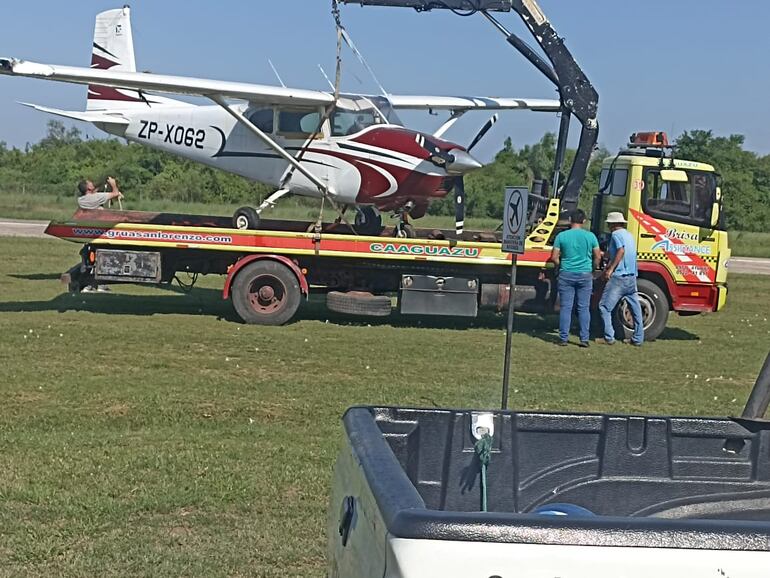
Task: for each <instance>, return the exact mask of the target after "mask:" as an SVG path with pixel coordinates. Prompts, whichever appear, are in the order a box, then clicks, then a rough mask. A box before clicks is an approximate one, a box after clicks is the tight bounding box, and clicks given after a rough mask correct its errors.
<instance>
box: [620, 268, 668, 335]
mask: <svg viewBox="0 0 770 578" xmlns="http://www.w3.org/2000/svg"><path fill="white" fill-rule="evenodd" d="M636 285H637V289H638V295H639V304H640V305H641V306H642V319H643V320H644V339H645V341H655V340H656V339H657V338H658V337H660V334H661V333H663V330H664V329H665V328H666V323H668V314H669V311H670V307H669V304H668V297H666V293H665V292H664V291H663V290H662V289H661V288H660V286H658V285H657V284H655V283H653V282H652V281H648V280H647V279H639V280H638V281H637V283H636ZM615 315H616V322H617V325H619V326H620V327H622V329H623V333H624V335H625V337H626V339H630V338H631V337H632V336H633V334H634V318H633V316H632V315H631V308H630V307H629V306H628V305H627V304H626V301H625V299H624V300H622V301H621V302H620V305H619V306H618V308H617V309H616V310H615Z"/></svg>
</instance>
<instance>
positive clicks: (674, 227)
mask: <svg viewBox="0 0 770 578" xmlns="http://www.w3.org/2000/svg"><path fill="white" fill-rule="evenodd" d="M342 2H343V3H352V4H362V5H380V6H402V7H411V8H415V9H417V10H419V11H428V10H431V9H433V8H450V9H453V10H455V11H467V12H464V13H465V14H472V13H476V12H478V13H479V14H480V15H482V16H483V17H485V18H486V19H487V20H489V21H490V23H491V24H492V25H493V26H494V27H495V28H496V29H497V30H498V31H499V32H500V33H502V34H503V36H504V37H505V39H506V41H507V42H508V44H510V45H511V46H512V47H513V48H514V49H515V50H517V51H518V52H519V53H520V54H521V55H522V56H523V57H524V58H525V59H526V60H528V61H529V62H530V63H531V64H532V65H533V66H534V67H535V68H536V69H537V70H538V71H540V72H541V73H542V74H543V75H544V76H545V77H546V78H547V79H548V80H550V81H551V82H552V83H553V84H554V86H555V87H556V89H557V90H558V92H559V95H560V102H561V120H560V125H559V136H558V140H557V149H556V161H555V166H554V173H553V177H552V179H550V181H541V182H538V183H535V184H534V185H533V192H532V194H530V206H529V223H530V234H529V237H528V239H527V243H526V252H525V254H524V255H522V256H521V257H520V258H519V259H518V265H519V268H518V270H519V273H518V277H517V285H516V289H515V291H514V296H513V298H514V300H515V305H516V307H517V310H518V311H532V312H540V313H543V312H547V311H550V310H553V309H554V308H555V307H556V306H557V303H556V291H555V290H554V287H555V283H554V279H555V278H554V271H553V269H552V268H550V267H549V265H548V257H549V255H550V251H551V246H552V243H553V240H554V238H555V236H556V234H558V232H560V231H561V230H563V229H564V228H565V227H566V226H568V225H567V220H566V216H567V214H568V213H569V212H570V211H572V210H573V209H575V208H576V207H577V206H578V201H579V197H580V193H581V189H582V187H583V184H584V181H585V175H586V171H587V168H588V165H589V163H590V160H591V157H592V154H593V152H594V150H595V148H596V143H597V139H598V131H599V123H598V117H597V110H598V100H599V97H598V94H597V92H596V90H595V89H594V87H593V85H592V84H591V82H590V81H589V79H588V77H587V76H586V74H585V73H584V72H583V71H582V69H581V68H580V66H579V65H578V64H577V62H576V61H575V59H574V57H573V56H572V54H571V53H570V52H569V50H568V49H567V47H566V45H565V43H564V40H563V39H562V38H561V37H560V36H559V35H558V34H557V32H556V30H555V29H554V28H553V26H552V25H551V23H550V22H549V20H548V18H547V17H546V16H545V14H544V13H543V12H542V10H541V9H540V7H539V6H538V5H537V2H535V0H441V1H436V0H342ZM498 11H499V12H511V11H512V12H514V13H516V14H518V15H519V16H520V17H521V19H522V22H523V23H524V25H525V27H526V28H527V29H528V30H529V32H530V33H531V34H532V37H533V38H534V40H535V41H536V42H537V44H538V45H539V47H540V49H541V50H542V52H543V54H544V55H545V58H543V57H542V56H540V55H539V54H538V53H537V52H535V51H534V50H533V49H532V48H531V47H530V46H529V45H528V44H527V43H526V42H525V41H524V40H523V39H522V38H520V37H519V36H518V35H516V34H515V33H513V32H510V31H509V30H508V29H507V28H505V27H504V26H503V25H502V24H501V23H500V22H499V21H498V20H497V18H495V17H494V16H493V15H492V14H491V12H498ZM573 117H574V118H575V119H577V120H578V121H579V123H580V125H581V132H580V138H579V143H578V146H577V150H576V152H575V155H574V156H573V157H572V158H573V160H572V166H571V168H570V170H569V171H566V170H565V168H564V165H565V159H566V158H567V143H568V139H569V132H570V124H571V120H572V118H573ZM667 146H668V142H667V138H666V137H665V135H664V134H663V133H641V134H639V135H635V136H634V137H632V141H631V145H630V147H629V148H628V149H627V150H623V151H621V152H620V153H619V154H618V155H617V156H616V157H615V158H613V159H607V160H606V161H605V163H604V166H603V172H602V183H601V187H600V191H599V192H598V194H597V195H596V197H595V199H594V208H593V212H592V227H593V229H594V232H595V233H596V234H597V235H598V236H599V237H600V239H606V236H607V230H606V229H604V228H603V225H604V218H605V216H606V214H607V213H608V212H609V211H622V212H623V213H624V214H626V215H627V216H628V217H627V218H628V219H629V230H630V232H631V233H632V234H633V235H634V236H635V238H636V240H637V246H638V249H639V269H640V280H639V293H640V297H641V302H642V308H643V314H644V324H645V334H646V338H647V339H648V340H653V339H655V338H657V337H658V336H659V335H660V334H661V333H662V332H663V330H664V328H665V326H666V323H667V320H668V316H669V312H670V311H677V312H679V313H680V314H683V315H690V314H698V313H703V312H710V311H718V310H719V309H721V308H722V307H723V306H724V304H725V301H726V297H727V265H726V264H727V260H728V259H729V257H730V250H729V248H728V245H727V233H726V231H725V230H724V226H723V221H724V219H723V211H722V194H721V191H720V188H719V186H718V185H719V179H718V175H717V173H716V172H715V170H714V167H711V166H709V165H705V164H702V163H697V162H691V161H685V160H680V159H675V158H674V154H673V152H672V153H671V154H670V155H668V156H667V155H666V148H667ZM511 184H518V183H511ZM501 194H502V191H501ZM47 232H48V234H50V235H53V236H55V237H59V238H62V239H66V240H69V241H74V242H78V243H83V244H84V248H83V251H82V252H81V255H82V261H81V263H79V264H78V265H77V266H76V267H74V268H73V269H71V270H70V271H69V272H68V273H67V274H65V277H64V280H65V281H66V282H67V284H68V285H69V288H70V290H72V291H78V290H80V289H82V288H83V287H85V286H87V285H89V284H93V283H96V282H98V283H125V282H132V283H151V284H162V283H170V282H172V281H173V280H174V278H175V277H176V276H177V274H178V273H189V274H191V275H193V279H194V278H195V276H196V275H199V274H221V275H226V280H225V284H224V291H223V297H224V298H225V299H228V298H229V299H232V301H233V305H234V308H235V310H236V312H237V313H238V315H239V316H240V317H241V318H242V319H243V320H244V321H246V322H248V323H255V324H265V325H280V324H283V323H286V322H288V321H289V320H290V319H291V318H292V317H293V316H294V315H295V313H296V311H297V309H298V307H299V305H300V302H301V301H302V297H303V295H304V296H309V294H310V293H311V292H325V293H327V305H328V306H329V307H330V308H331V309H333V310H335V311H338V312H343V313H355V314H362V315H383V316H384V315H389V314H390V313H391V310H392V307H391V297H390V296H391V295H393V294H396V295H397V296H398V307H399V310H400V311H401V313H404V314H421V315H454V316H466V317H472V316H475V315H477V313H478V309H479V308H480V307H485V306H489V307H495V308H497V309H499V310H502V309H503V308H504V307H505V306H506V305H507V303H508V298H509V295H508V293H509V290H508V289H507V285H508V284H509V281H510V269H511V267H510V259H511V257H510V255H507V254H505V253H503V252H501V246H500V235H499V233H495V232H473V231H465V233H464V234H463V235H461V236H460V237H456V236H455V232H454V231H430V230H416V231H415V236H414V238H394V235H393V230H392V229H385V230H384V231H383V232H382V233H381V234H380V236H377V237H370V236H359V235H356V234H355V231H354V230H353V229H352V228H351V227H349V226H347V225H345V224H342V223H325V224H323V225H319V224H316V223H312V222H300V221H279V220H272V221H271V220H267V219H265V220H263V221H262V222H261V224H260V228H259V230H239V229H233V228H232V220H231V219H230V218H223V217H202V216H192V215H169V214H155V213H138V212H112V211H91V212H85V211H80V212H78V213H76V214H75V215H74V217H73V218H72V219H71V220H69V221H67V222H53V223H51V224H50V226H49V227H48V229H47ZM597 289H599V291H597V292H596V293H597V295H598V293H599V292H600V287H597ZM617 321H618V324H619V325H620V326H622V327H623V328H624V329H625V330H626V331H628V330H629V327H630V325H631V323H632V322H631V319H630V315H629V312H628V311H627V310H626V307H625V305H621V306H620V307H619V309H618V312H617Z"/></svg>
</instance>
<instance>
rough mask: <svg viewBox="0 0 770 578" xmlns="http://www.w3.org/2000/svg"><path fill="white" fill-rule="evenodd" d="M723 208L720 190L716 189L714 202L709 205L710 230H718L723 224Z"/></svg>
mask: <svg viewBox="0 0 770 578" xmlns="http://www.w3.org/2000/svg"><path fill="white" fill-rule="evenodd" d="M723 219H724V207H723V206H722V190H721V189H720V188H719V187H717V190H716V191H715V193H714V202H713V203H712V205H711V228H712V229H718V228H719V227H720V225H721V224H722V223H723Z"/></svg>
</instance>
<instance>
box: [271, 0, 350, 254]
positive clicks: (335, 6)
mask: <svg viewBox="0 0 770 578" xmlns="http://www.w3.org/2000/svg"><path fill="white" fill-rule="evenodd" d="M332 16H333V18H334V23H335V26H336V28H337V64H336V74H335V78H334V94H333V99H334V100H333V101H332V103H331V104H330V105H329V106H328V107H326V110H325V111H324V114H323V116H322V117H321V119H320V120H319V122H318V126H317V127H316V129H315V132H313V134H311V135H310V137H309V138H308V139H307V141H305V144H304V145H303V146H302V148H301V149H300V151H299V152H298V153H297V156H296V157H295V158H296V159H297V161H298V162H301V161H302V158H303V157H304V156H305V153H306V152H307V151H308V149H309V148H310V145H311V143H312V142H313V141H314V140H315V139H316V137H317V136H318V135H319V134H321V131H323V126H324V124H326V122H327V121H328V120H329V119H330V118H331V117H332V114H334V109H335V108H336V107H337V102H338V101H339V98H340V85H341V83H342V42H343V40H344V37H345V35H346V34H347V33H346V32H345V27H344V26H343V25H342V15H341V14H340V8H339V3H338V0H332ZM346 42H347V41H346ZM293 174H294V168H293V167H290V168H289V170H288V171H287V173H286V175H285V176H284V178H283V179H282V182H281V186H282V187H285V186H286V184H287V183H288V182H289V179H290V178H291V177H292V175H293ZM320 192H321V209H320V211H319V212H318V220H317V221H316V223H315V227H314V228H315V231H316V235H317V236H318V235H320V232H321V229H322V227H323V213H324V206H325V204H326V201H327V200H328V201H329V204H331V206H332V207H334V209H335V210H336V211H337V214H338V215H339V220H340V221H342V222H343V223H345V224H346V225H347V226H348V227H350V228H351V229H353V227H352V226H351V225H350V223H348V222H347V221H346V220H345V216H344V212H343V211H342V210H341V209H340V208H339V207H338V206H337V204H336V203H335V202H334V201H333V200H332V199H331V198H328V197H329V194H328V189H327V190H326V191H324V190H321V191H320ZM353 230H355V229H353ZM319 240H320V239H319Z"/></svg>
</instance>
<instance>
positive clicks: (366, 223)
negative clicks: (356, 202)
mask: <svg viewBox="0 0 770 578" xmlns="http://www.w3.org/2000/svg"><path fill="white" fill-rule="evenodd" d="M355 227H356V233H358V234H359V235H365V236H369V237H379V236H380V234H381V233H382V229H383V227H382V215H380V212H379V211H378V210H377V209H375V208H374V207H359V208H358V210H357V211H356V220H355Z"/></svg>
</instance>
